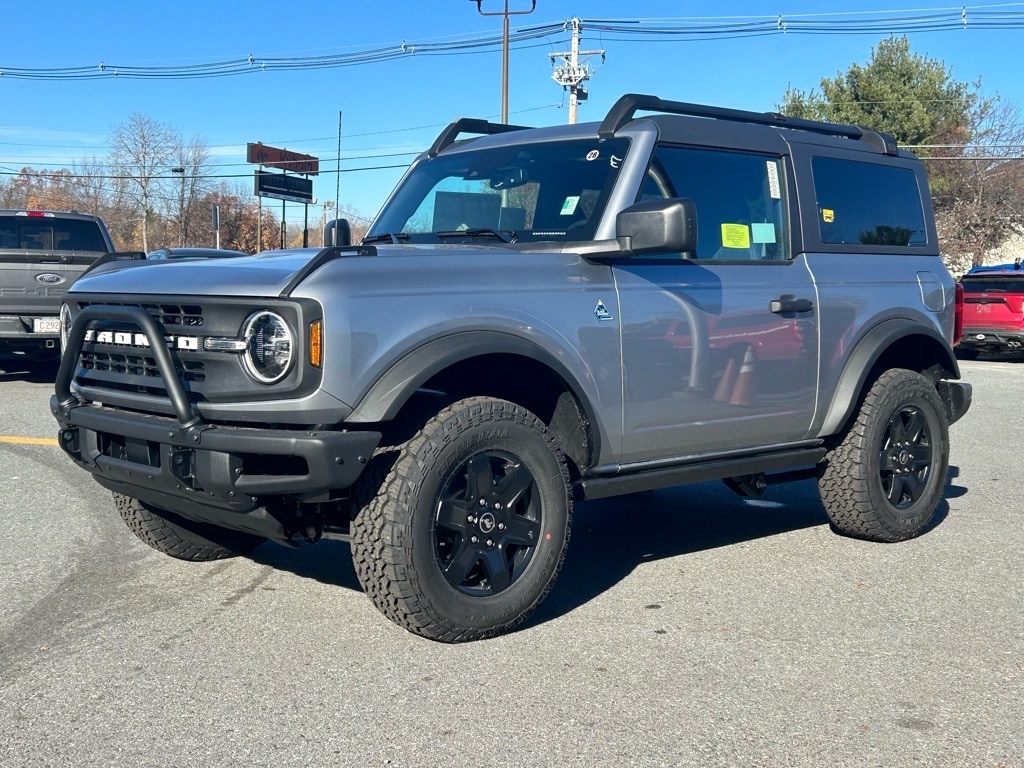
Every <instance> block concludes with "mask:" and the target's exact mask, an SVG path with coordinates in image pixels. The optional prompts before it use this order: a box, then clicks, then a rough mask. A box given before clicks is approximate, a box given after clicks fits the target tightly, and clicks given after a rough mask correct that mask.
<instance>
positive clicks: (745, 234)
mask: <svg viewBox="0 0 1024 768" xmlns="http://www.w3.org/2000/svg"><path fill="white" fill-rule="evenodd" d="M722 247H723V248H749V247H750V227H748V226H747V225H746V224H723V225H722Z"/></svg>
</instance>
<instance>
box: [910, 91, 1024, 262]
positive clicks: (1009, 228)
mask: <svg viewBox="0 0 1024 768" xmlns="http://www.w3.org/2000/svg"><path fill="white" fill-rule="evenodd" d="M1022 147H1024V123H1022V121H1021V117H1020V112H1019V110H1018V109H1017V108H1016V107H1014V106H1012V105H1010V104H1007V103H1005V102H1003V101H999V100H995V101H992V102H991V103H989V104H986V105H985V106H984V108H983V110H982V111H981V112H980V114H979V115H978V121H977V124H976V127H975V129H974V133H973V141H972V143H971V144H968V145H956V144H951V145H949V146H947V147H941V148H939V149H937V150H935V151H933V153H932V154H933V158H932V159H927V160H926V164H927V166H928V170H929V174H930V175H931V176H932V178H938V179H941V180H943V181H944V182H945V183H943V184H941V185H933V190H932V192H933V196H934V200H935V217H936V225H937V227H938V229H939V235H940V238H939V242H941V243H942V246H943V249H942V250H943V255H944V256H945V257H946V262H947V264H948V265H949V267H950V271H952V272H954V273H960V272H964V271H966V270H967V269H969V268H970V267H971V266H972V265H974V264H982V263H983V262H984V260H985V256H986V254H989V253H991V252H993V251H995V250H996V249H997V248H998V247H999V246H1000V245H1002V244H1004V243H1006V242H1007V241H1009V240H1011V239H1012V238H1014V237H1015V236H1016V237H1020V236H1021V235H1024V158H1022V156H1021V154H1022Z"/></svg>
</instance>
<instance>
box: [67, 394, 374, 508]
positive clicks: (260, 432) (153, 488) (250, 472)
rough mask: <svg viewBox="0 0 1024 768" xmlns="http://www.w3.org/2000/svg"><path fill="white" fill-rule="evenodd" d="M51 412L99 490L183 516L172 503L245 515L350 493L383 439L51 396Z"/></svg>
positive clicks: (69, 447)
mask: <svg viewBox="0 0 1024 768" xmlns="http://www.w3.org/2000/svg"><path fill="white" fill-rule="evenodd" d="M50 410H51V411H52V412H53V415H54V416H55V417H56V419H57V421H58V423H59V424H60V431H59V432H58V442H59V443H60V446H61V448H63V449H64V452H65V453H67V454H68V456H70V457H71V458H72V459H73V460H74V461H75V463H77V464H78V465H79V466H80V467H82V468H83V469H85V470H87V471H89V472H91V473H92V474H93V476H94V477H95V478H96V479H97V480H98V481H99V482H100V483H101V484H103V485H105V486H107V487H113V486H114V485H116V486H118V488H116V489H115V490H123V491H124V492H126V493H129V495H132V496H135V497H136V498H141V499H143V500H148V501H152V502H153V503H154V504H156V505H157V506H162V507H165V508H166V507H173V508H175V509H179V510H180V508H181V505H180V503H179V504H175V503H174V501H173V500H174V499H177V500H179V502H184V503H189V502H191V503H194V504H199V505H203V506H207V507H216V508H220V509H224V510H231V511H236V512H246V511H250V510H253V509H255V508H257V507H259V506H261V503H262V502H261V500H260V497H266V496H290V497H293V498H296V499H299V500H305V499H316V498H318V497H321V496H323V495H324V494H327V493H329V492H331V491H337V490H341V489H344V488H348V487H349V486H350V485H352V483H354V482H355V481H356V478H358V477H359V475H360V474H361V473H362V471H363V469H364V467H365V466H366V463H367V462H368V461H369V459H370V456H371V455H372V454H373V450H374V448H376V447H377V444H378V443H379V442H380V439H381V434H380V433H379V432H370V431H367V432H334V431H303V430H278V429H254V428H251V427H229V426H219V425H212V424H204V423H202V422H199V423H196V424H192V425H189V426H185V425H182V424H181V423H180V422H178V421H176V420H175V419H172V418H168V417H165V416H151V415H145V414H139V413H127V412H123V411H118V410H114V409H110V408H103V407H101V406H92V405H85V404H72V405H66V404H65V405H62V404H61V403H60V402H59V401H58V398H57V396H56V395H54V396H53V397H51V399H50ZM133 488H134V489H135V490H134V491H133V490H131V489H133ZM161 499H162V500H164V502H165V503H161Z"/></svg>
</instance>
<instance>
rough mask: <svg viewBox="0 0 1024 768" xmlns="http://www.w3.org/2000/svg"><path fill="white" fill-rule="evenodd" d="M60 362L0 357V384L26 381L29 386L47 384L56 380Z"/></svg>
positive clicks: (14, 356) (57, 360) (13, 356)
mask: <svg viewBox="0 0 1024 768" xmlns="http://www.w3.org/2000/svg"><path fill="white" fill-rule="evenodd" d="M59 367H60V360H59V359H57V358H53V359H50V360H31V359H29V358H26V357H20V356H16V355H11V356H4V357H0V382H4V381H26V382H28V383H30V384H47V383H50V382H53V381H54V380H56V378H57V369H58V368H59Z"/></svg>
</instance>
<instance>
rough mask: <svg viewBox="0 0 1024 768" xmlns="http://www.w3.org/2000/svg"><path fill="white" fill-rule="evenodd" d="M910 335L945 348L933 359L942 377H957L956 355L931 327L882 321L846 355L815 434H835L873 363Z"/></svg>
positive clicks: (902, 320)
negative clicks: (938, 356)
mask: <svg viewBox="0 0 1024 768" xmlns="http://www.w3.org/2000/svg"><path fill="white" fill-rule="evenodd" d="M910 336H927V337H929V338H931V339H933V340H934V341H935V342H936V343H937V344H938V346H939V347H940V348H941V349H943V350H945V352H944V355H943V357H944V359H937V360H935V362H934V364H936V365H938V366H939V367H941V368H942V369H943V370H944V371H946V372H947V373H948V375H947V376H943V377H942V378H955V379H959V378H960V366H959V365H958V364H957V361H956V356H955V355H954V354H953V350H952V349H951V348H950V346H949V342H948V341H947V340H946V339H945V338H944V337H943V336H942V335H941V334H940V333H939V332H938V331H937V330H936V329H935V328H933V327H931V326H927V325H922V324H921V323H920V322H915V321H913V320H910V319H907V318H894V319H891V320H886V321H884V322H882V323H880V324H879V325H876V326H875V327H874V328H872V329H871V330H870V331H868V332H867V333H866V334H865V335H864V336H863V338H861V339H860V341H858V342H857V346H856V347H854V349H853V352H851V353H850V356H849V357H848V358H847V360H846V365H845V366H843V372H842V373H841V374H840V376H839V381H838V384H837V385H836V391H835V393H834V394H833V395H832V402H831V403H830V404H829V407H828V411H827V412H826V413H825V420H824V422H823V423H822V425H821V428H820V429H819V430H818V435H819V436H821V437H828V436H830V435H835V434H838V433H839V431H840V430H841V429H842V427H843V425H844V424H845V423H846V421H847V420H848V419H849V418H850V416H851V415H852V414H853V411H854V409H855V408H856V407H857V401H858V400H859V399H860V395H861V392H863V391H864V387H865V385H866V384H867V379H868V375H869V374H870V373H871V370H872V369H873V368H874V366H875V363H877V362H878V360H879V358H881V357H882V355H883V354H885V352H886V350H888V349H889V348H890V347H891V346H892V345H893V344H895V343H896V342H898V341H899V340H900V339H904V338H907V337H910Z"/></svg>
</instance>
